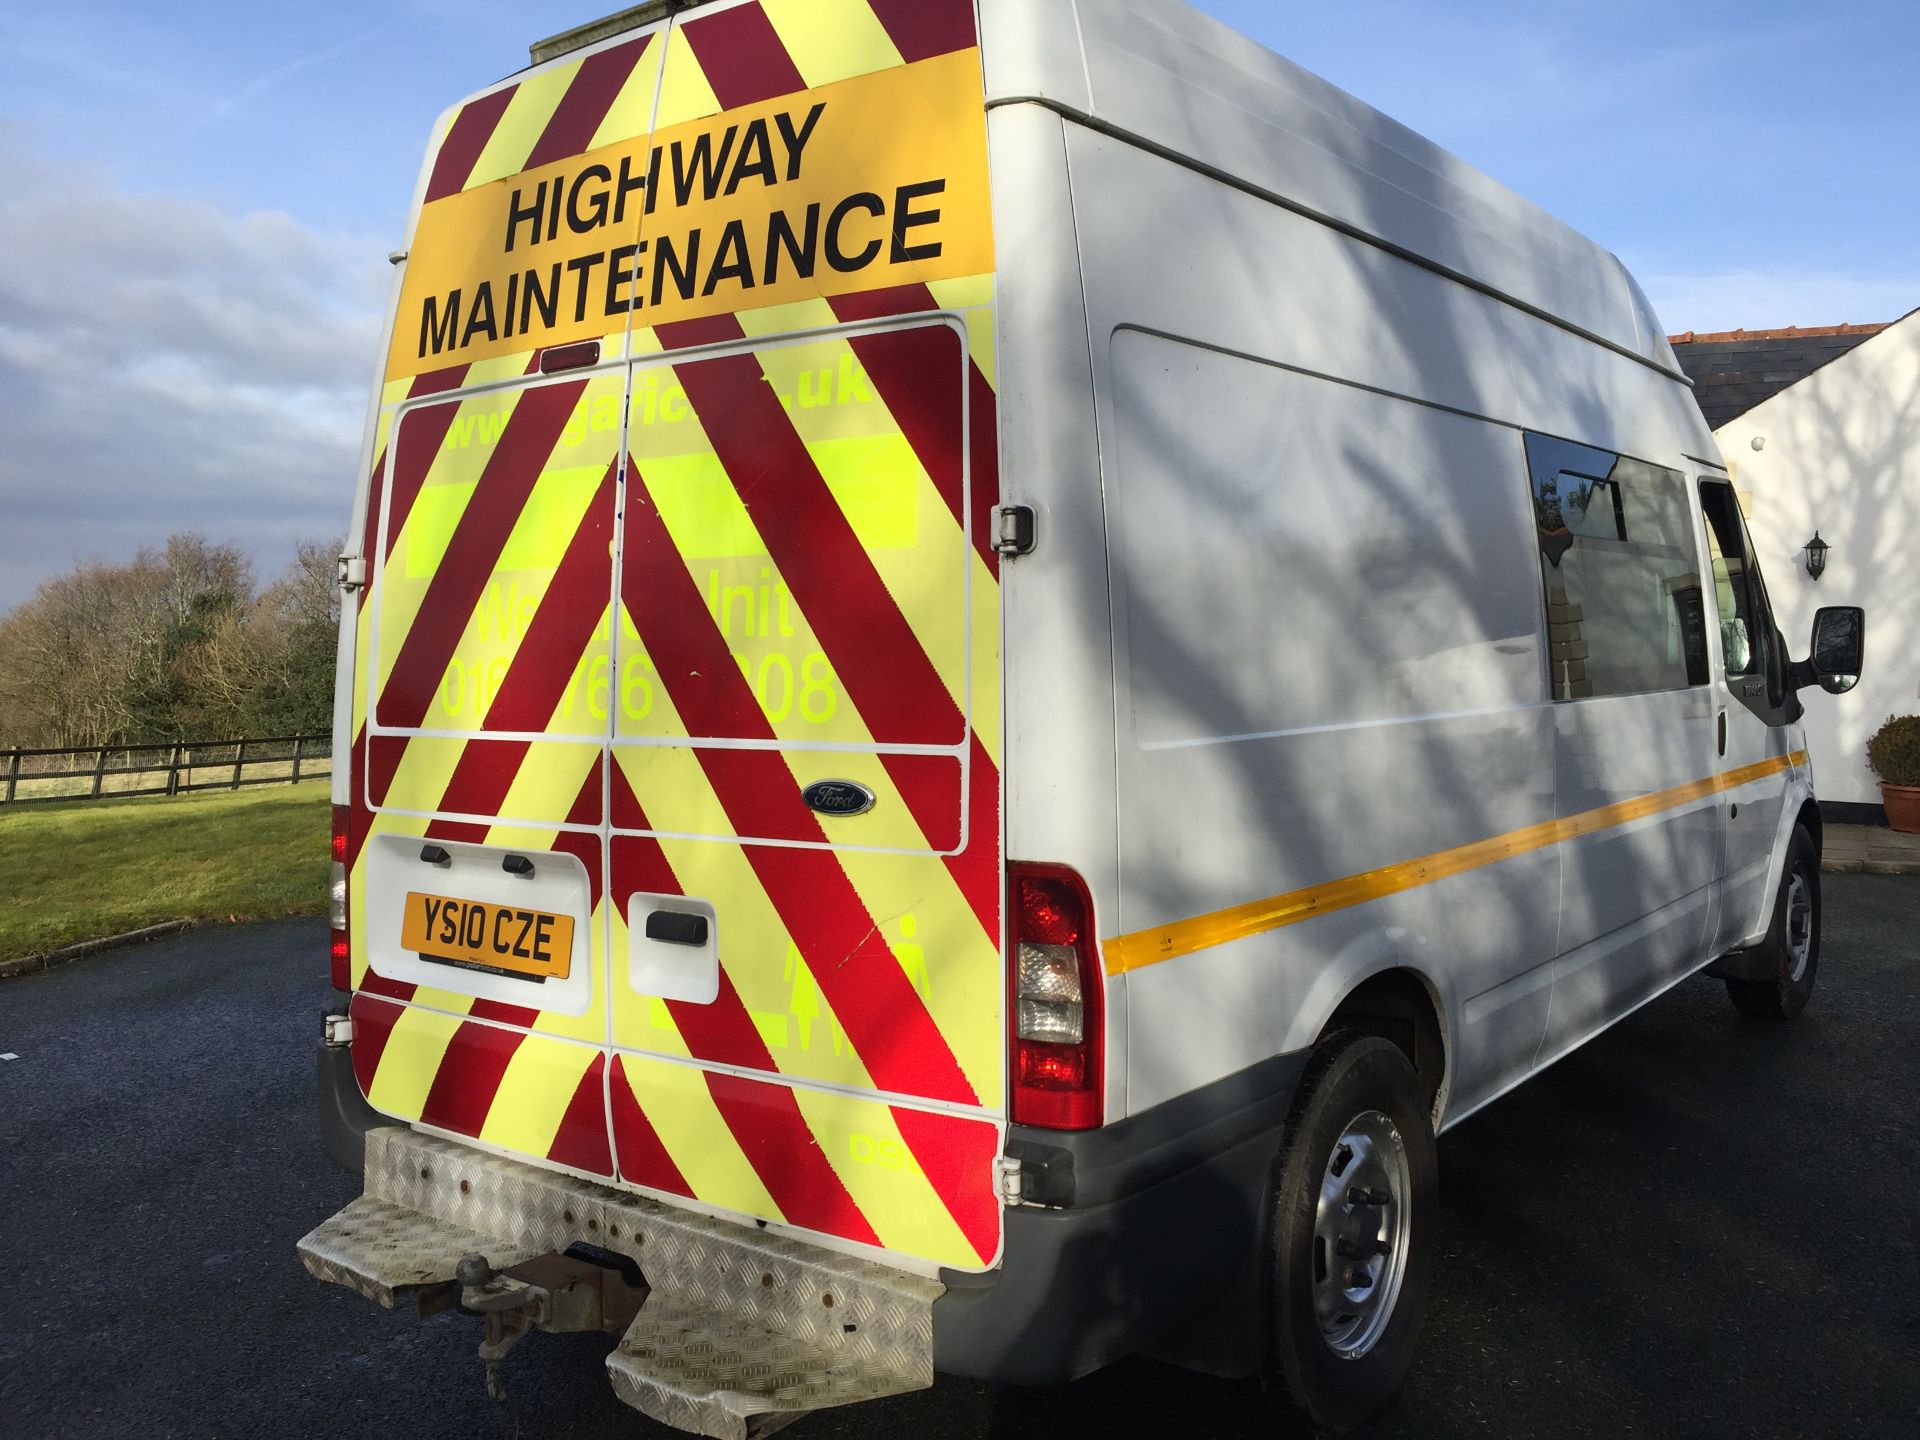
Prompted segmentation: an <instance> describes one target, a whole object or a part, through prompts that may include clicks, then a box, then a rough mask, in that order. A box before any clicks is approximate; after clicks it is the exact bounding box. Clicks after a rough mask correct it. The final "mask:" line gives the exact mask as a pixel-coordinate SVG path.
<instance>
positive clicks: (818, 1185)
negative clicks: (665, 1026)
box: [707, 1071, 880, 1245]
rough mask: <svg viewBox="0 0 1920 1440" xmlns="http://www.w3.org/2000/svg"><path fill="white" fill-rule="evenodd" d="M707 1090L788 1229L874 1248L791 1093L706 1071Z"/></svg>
mask: <svg viewBox="0 0 1920 1440" xmlns="http://www.w3.org/2000/svg"><path fill="white" fill-rule="evenodd" d="M707 1088H708V1089H709V1090H710V1091H711V1092H712V1093H713V1099H714V1104H715V1105H716V1106H717V1107H718V1108H719V1111H720V1114H721V1116H722V1117H723V1118H724V1119H725V1120H726V1122H727V1128H728V1129H729V1130H731V1131H732V1132H733V1136H734V1139H735V1140H736V1141H738V1142H739V1145H740V1150H741V1153H742V1154H744V1155H745V1156H746V1157H747V1163H748V1164H750V1165H752V1166H753V1168H754V1171H755V1173H757V1174H758V1175H759V1176H760V1179H761V1181H762V1182H763V1183H764V1184H765V1185H766V1187H767V1193H768V1194H770V1195H772V1196H773V1199H774V1203H775V1204H777V1205H778V1206H779V1207H780V1212H781V1214H782V1215H784V1216H785V1217H786V1219H787V1220H788V1222H789V1223H791V1224H794V1225H803V1226H805V1227H806V1228H807V1229H809V1230H823V1231H825V1232H826V1233H827V1234H829V1235H842V1236H845V1237H846V1238H847V1239H849V1240H858V1241H861V1242H862V1243H864V1244H867V1245H878V1244H879V1243H880V1237H879V1236H878V1235H876V1234H874V1232H873V1227H872V1225H870V1224H869V1223H868V1222H867V1218H866V1216H864V1215H862V1214H861V1213H860V1207H859V1206H857V1205H855V1204H854V1203H853V1197H852V1196H851V1195H849V1194H848V1193H847V1187H846V1186H845V1185H844V1184H843V1183H842V1182H841V1180H840V1177H839V1175H838V1174H837V1173H835V1171H834V1168H833V1166H832V1165H831V1164H830V1163H829V1162H828V1160H827V1158H826V1156H824V1155H822V1154H821V1153H820V1145H819V1142H818V1141H817V1140H816V1139H815V1138H814V1134H813V1131H812V1130H810V1129H809V1128H808V1126H807V1122H806V1118H805V1117H804V1116H802V1115H801V1113H800V1105H799V1102H798V1101H797V1100H795V1099H794V1092H793V1091H792V1090H790V1089H789V1088H787V1087H786V1086H785V1085H766V1084H762V1083H761V1082H759V1081H757V1080H743V1079H741V1078H740V1077H739V1076H737V1075H722V1074H720V1073H719V1072H717V1071H711V1072H709V1073H708V1075H707Z"/></svg>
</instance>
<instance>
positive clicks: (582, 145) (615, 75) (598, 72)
mask: <svg viewBox="0 0 1920 1440" xmlns="http://www.w3.org/2000/svg"><path fill="white" fill-rule="evenodd" d="M652 39H653V37H652V36H651V35H642V36H640V37H639V38H637V39H634V40H627V41H623V42H622V43H620V44H618V45H613V46H609V47H608V48H607V49H605V50H598V51H595V52H594V53H593V54H591V55H589V56H587V58H586V59H585V60H583V61H581V62H580V68H579V70H578V72H577V73H576V74H575V75H574V77H573V82H572V84H570V85H569V86H568V87H567V93H566V96H565V97H564V98H563V99H562V100H561V101H560V103H559V105H558V106H556V107H555V109H554V112H553V117H552V118H551V119H550V120H548V121H547V128H546V129H545V130H543V131H542V132H541V133H540V138H539V139H538V140H537V141H535V142H534V146H533V151H532V153H531V154H529V155H528V156H527V163H526V165H525V166H524V167H522V168H524V169H528V170H534V169H537V168H539V167H540V166H542V165H551V164H553V162H554V161H556V160H565V159H568V158H570V157H572V156H574V155H578V154H581V153H582V152H583V151H585V150H586V149H587V148H588V146H589V144H590V143H591V142H592V141H593V139H594V136H595V135H596V134H597V133H598V132H599V129H600V127H601V125H602V124H603V123H604V122H605V121H606V118H607V112H608V111H610V110H612V108H613V104H614V101H615V100H616V99H618V98H619V96H620V94H621V92H622V91H623V90H624V89H625V88H626V86H627V83H628V82H629V81H630V80H632V79H633V77H634V75H635V74H636V73H641V74H644V73H645V71H644V69H643V68H642V66H641V62H642V60H643V59H644V57H645V56H646V53H647V47H648V45H649V43H650V42H651V41H652ZM648 88H649V89H650V88H651V85H650V83H649V87H648ZM644 128H645V126H644V123H643V124H642V125H641V126H638V127H636V128H635V129H634V130H631V131H629V132H628V134H629V135H637V134H639V133H640V131H641V130H642V129H644ZM622 138H626V137H622Z"/></svg>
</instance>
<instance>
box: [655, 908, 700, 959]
mask: <svg viewBox="0 0 1920 1440" xmlns="http://www.w3.org/2000/svg"><path fill="white" fill-rule="evenodd" d="M647 939H649V940H659V941H662V942H664V943H665V944H668V945H690V946H692V947H693V948H694V949H696V950H698V949H700V948H701V947H702V946H704V945H705V944H706V943H707V917H706V916H704V915H689V914H687V913H686V912H685V911H682V910H656V911H654V912H653V913H652V914H651V915H649V916H647Z"/></svg>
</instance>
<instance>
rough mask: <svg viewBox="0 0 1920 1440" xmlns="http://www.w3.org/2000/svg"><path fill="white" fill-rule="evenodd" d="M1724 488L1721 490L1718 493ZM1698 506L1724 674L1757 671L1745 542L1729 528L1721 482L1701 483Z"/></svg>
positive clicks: (1727, 494)
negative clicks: (1710, 567) (1704, 519)
mask: <svg viewBox="0 0 1920 1440" xmlns="http://www.w3.org/2000/svg"><path fill="white" fill-rule="evenodd" d="M1722 492H1724V493H1722ZM1700 498H1701V502H1702V505H1701V508H1702V509H1703V510H1704V511H1705V512H1706V517H1707V553H1708V555H1709V556H1710V557H1711V558H1712V560H1713V596H1714V614H1715V617H1716V619H1717V620H1718V621H1719V625H1720V653H1721V654H1722V655H1723V656H1724V657H1725V659H1726V668H1727V678H1728V679H1730V680H1731V679H1738V678H1740V677H1741V676H1745V675H1758V674H1759V673H1760V655H1759V652H1758V650H1757V649H1756V648H1755V645H1754V640H1755V637H1756V636H1757V635H1758V634H1759V630H1758V627H1756V626H1755V624H1754V619H1753V617H1754V609H1753V589H1752V587H1751V586H1750V585H1749V583H1748V576H1749V571H1748V569H1747V554H1746V546H1745V545H1744V544H1743V543H1742V542H1743V539H1744V537H1743V536H1742V535H1741V534H1740V532H1739V530H1738V529H1737V528H1733V529H1730V528H1729V519H1728V516H1727V513H1726V512H1727V509H1728V508H1729V507H1730V506H1731V505H1732V504H1733V494H1732V491H1731V489H1730V488H1729V487H1728V486H1725V485H1715V484H1711V483H1708V484H1703V485H1701V487H1700Z"/></svg>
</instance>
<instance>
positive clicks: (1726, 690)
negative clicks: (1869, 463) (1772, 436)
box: [1700, 476, 1798, 954]
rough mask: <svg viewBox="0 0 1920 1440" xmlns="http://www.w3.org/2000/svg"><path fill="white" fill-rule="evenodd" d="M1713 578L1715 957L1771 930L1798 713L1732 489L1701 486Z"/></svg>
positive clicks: (1711, 481)
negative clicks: (1717, 813)
mask: <svg viewBox="0 0 1920 1440" xmlns="http://www.w3.org/2000/svg"><path fill="white" fill-rule="evenodd" d="M1700 508H1701V510H1702V512H1703V514H1704V516H1705V520H1706V533H1707V552H1708V558H1709V560H1710V561H1711V564H1712V569H1713V576H1712V589H1711V597H1712V598H1711V602H1710V608H1709V611H1708V614H1709V617H1710V618H1711V619H1712V620H1713V621H1715V622H1717V623H1714V624H1711V625H1709V627H1708V628H1709V630H1710V631H1711V632H1712V634H1713V638H1714V648H1715V673H1714V677H1713V688H1714V702H1715V711H1716V718H1715V723H1716V730H1717V742H1718V747H1719V763H1718V776H1717V780H1718V783H1719V784H1720V786H1721V787H1722V788H1721V790H1720V809H1721V824H1722V834H1723V844H1724V850H1723V856H1724V858H1723V861H1722V865H1721V880H1720V904H1719V907H1718V912H1717V913H1718V920H1717V923H1716V927H1715V934H1714V943H1713V950H1714V953H1716V954H1718V953H1720V952H1721V951H1725V950H1730V949H1734V948H1736V947H1738V946H1740V945H1743V944H1746V943H1748V942H1750V941H1753V940H1756V939H1758V938H1759V936H1760V934H1761V933H1762V932H1763V931H1764V930H1765V929H1766V926H1767V920H1768V916H1769V913H1770V912H1769V904H1770V902H1771V900H1772V897H1773V844H1774V840H1775V838H1776V837H1777V836H1778V834H1779V829H1780V808H1781V806H1782V805H1784V804H1785V803H1786V794H1787V786H1788V783H1789V780H1790V778H1791V774H1792V764H1793V759H1792V757H1793V752H1794V750H1795V745H1794V724H1793V722H1794V720H1795V719H1796V718H1797V714H1796V712H1797V710H1798V705H1797V703H1796V702H1795V701H1794V699H1793V695H1792V692H1791V690H1790V689H1789V688H1788V685H1787V657H1786V647H1785V645H1784V643H1783V641H1782V640H1781V637H1780V633H1779V631H1778V630H1777V629H1776V628H1775V626H1774V621H1773V608H1772V606H1771V604H1770V603H1769V601H1768V598H1767V587H1766V582H1765V580H1764V579H1763V578H1762V577H1761V574H1760V567H1759V562H1758V560H1757V558H1756V557H1755V555H1754V551H1753V542H1752V539H1751V537H1750V536H1749V535H1748V533H1747V527H1746V521H1745V519H1744V518H1743V517H1742V515H1741V513H1740V502H1739V498H1738V496H1736V495H1735V493H1734V489H1733V486H1732V485H1731V484H1729V483H1728V482H1727V481H1725V480H1722V479H1718V478H1716V477H1711V476H1708V477H1703V478H1702V479H1701V481H1700Z"/></svg>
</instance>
